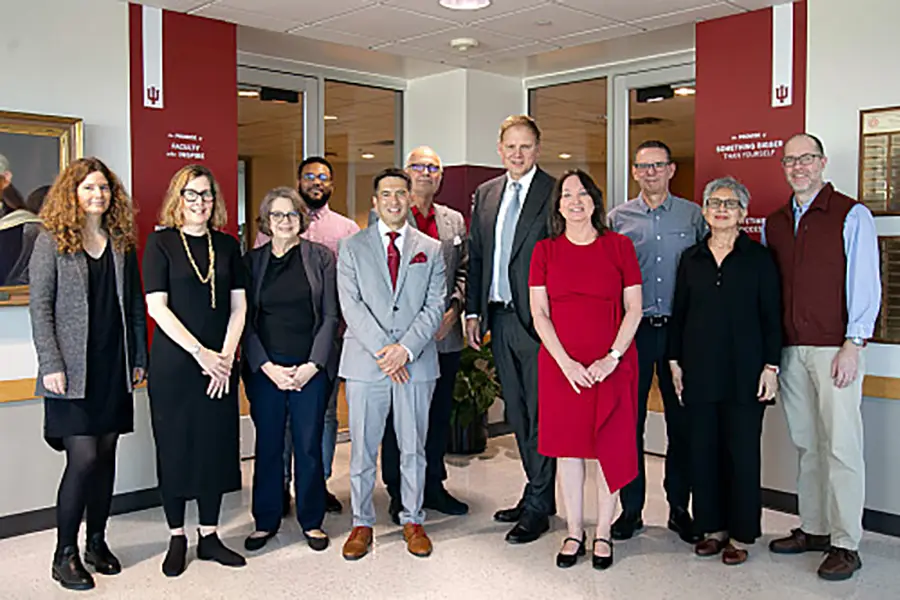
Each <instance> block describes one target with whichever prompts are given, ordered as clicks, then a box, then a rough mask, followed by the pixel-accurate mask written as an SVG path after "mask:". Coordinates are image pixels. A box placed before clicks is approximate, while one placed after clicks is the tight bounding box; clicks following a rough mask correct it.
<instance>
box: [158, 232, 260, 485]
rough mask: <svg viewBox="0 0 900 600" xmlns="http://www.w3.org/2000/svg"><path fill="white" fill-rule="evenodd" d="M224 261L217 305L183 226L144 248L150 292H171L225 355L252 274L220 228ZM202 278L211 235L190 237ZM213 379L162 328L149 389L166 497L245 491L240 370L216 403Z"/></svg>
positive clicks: (217, 241)
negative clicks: (236, 297) (235, 302)
mask: <svg viewBox="0 0 900 600" xmlns="http://www.w3.org/2000/svg"><path fill="white" fill-rule="evenodd" d="M210 234H211V235H212V240H213V251H214V252H215V261H216V272H215V282H216V308H215V309H213V308H212V306H211V297H210V284H209V283H207V284H203V283H201V282H200V280H199V279H198V277H197V275H196V273H195V272H194V269H193V267H192V266H191V264H190V262H189V260H188V257H187V255H186V254H185V248H184V244H183V242H182V240H181V236H180V235H179V232H178V230H177V229H164V230H161V231H156V232H154V233H151V234H150V235H149V236H148V238H147V246H146V249H145V250H144V287H145V290H146V293H148V294H151V293H153V292H167V293H168V307H169V309H170V310H171V311H172V312H173V313H174V314H175V316H176V317H177V318H178V320H179V321H180V322H181V323H182V325H184V326H185V327H186V328H187V330H188V331H190V332H191V334H192V335H194V337H196V338H197V340H198V341H199V342H200V343H201V344H202V345H203V346H205V347H206V348H209V349H210V350H214V351H220V350H221V349H222V346H223V344H224V342H225V334H226V331H227V328H228V320H229V318H230V314H231V290H236V289H245V288H246V277H245V275H244V269H243V265H242V264H241V257H240V247H239V246H238V243H237V241H236V240H235V239H234V238H233V237H231V236H229V235H227V234H224V233H220V232H218V231H212V232H211V233H210ZM185 237H186V239H187V241H188V247H189V248H190V251H191V255H192V256H193V258H194V262H195V263H196V264H197V267H198V269H199V270H200V273H202V274H205V273H206V272H207V270H208V268H209V252H208V241H207V237H206V236H202V237H196V236H190V235H186V236H185ZM208 386H209V377H207V376H205V375H203V373H202V371H201V368H200V365H199V364H197V361H196V360H195V359H194V357H193V356H191V355H190V353H188V352H187V351H185V350H184V349H182V348H181V346H179V345H178V344H176V343H175V342H173V341H172V340H171V339H170V338H169V337H168V336H167V335H166V334H165V333H164V332H163V331H162V330H161V329H160V328H159V327H157V328H156V329H155V334H154V336H153V343H152V345H151V348H150V369H149V377H148V392H149V395H150V416H151V421H152V424H153V437H154V440H155V442H156V466H157V478H158V480H159V486H160V490H161V492H162V494H163V497H164V498H187V499H191V498H199V497H200V496H201V495H203V496H206V495H210V494H217V493H225V492H230V491H234V490H237V489H240V487H241V471H240V447H239V431H238V428H239V413H238V394H237V390H238V369H237V368H236V367H235V368H234V369H233V370H232V379H231V386H230V388H229V393H228V394H227V395H225V396H223V397H222V398H221V399H218V398H217V399H212V398H210V397H209V396H208V395H207V393H206V390H207V387H208Z"/></svg>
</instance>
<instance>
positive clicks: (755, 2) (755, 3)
mask: <svg viewBox="0 0 900 600" xmlns="http://www.w3.org/2000/svg"><path fill="white" fill-rule="evenodd" d="M787 1H791V2H794V1H795V0H728V3H729V4H734V5H735V6H737V7H739V8H745V9H747V10H757V9H759V8H769V7H770V6H774V5H776V4H784V3H785V2H787Z"/></svg>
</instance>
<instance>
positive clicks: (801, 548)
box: [764, 134, 881, 581]
mask: <svg viewBox="0 0 900 600" xmlns="http://www.w3.org/2000/svg"><path fill="white" fill-rule="evenodd" d="M781 162H782V165H783V167H784V172H785V176H786V177H787V181H788V183H789V184H790V186H791V188H792V189H793V190H794V195H793V196H792V197H791V200H790V202H789V203H788V204H786V205H785V206H783V207H782V208H780V209H778V210H777V211H775V212H774V213H772V214H771V215H770V216H769V217H768V219H767V220H766V226H765V232H764V234H765V240H766V243H767V244H768V246H769V248H771V250H772V252H773V254H774V256H775V260H776V262H777V263H778V267H779V269H780V271H781V281H782V289H783V308H784V316H783V325H784V339H785V346H786V347H785V349H784V353H783V356H782V360H781V369H782V370H781V374H780V382H781V390H782V392H781V396H782V401H783V404H784V412H785V415H786V417H787V423H788V428H789V429H790V433H791V440H792V441H793V442H794V445H795V446H797V449H798V450H799V452H800V472H799V476H798V478H797V496H798V500H799V504H798V505H799V510H800V521H801V525H800V527H799V528H797V529H794V530H793V531H792V532H791V535H790V536H788V537H786V538H782V539H777V540H774V541H772V543H771V544H769V549H770V550H771V551H772V552H775V553H778V554H799V553H802V552H808V551H813V552H826V553H827V555H826V557H825V559H824V561H823V562H822V564H821V565H820V566H819V571H818V573H819V577H821V578H823V579H827V580H830V581H840V580H844V579H849V578H850V577H852V576H853V573H855V572H856V571H857V570H858V569H859V568H860V567H861V566H862V562H861V561H860V558H859V542H860V538H861V537H862V514H863V504H864V493H865V463H864V460H863V423H862V414H861V410H860V409H861V404H862V382H863V376H864V374H865V361H864V356H863V347H864V346H865V344H866V340H867V339H868V338H870V337H871V336H872V333H873V331H874V328H875V319H876V318H877V316H878V310H879V307H880V304H881V282H880V272H879V265H878V238H877V234H876V232H875V220H874V218H873V217H872V213H871V212H870V211H869V209H868V208H866V206H865V205H863V204H861V203H859V202H857V201H855V200H853V199H852V198H849V197H847V196H845V195H844V194H841V193H840V192H838V191H836V190H835V189H834V187H833V186H832V185H831V184H830V183H827V184H826V183H825V182H824V180H823V177H822V172H823V171H824V169H825V165H826V163H827V162H828V161H827V159H826V158H825V151H824V148H823V147H822V143H821V142H820V141H819V140H818V139H817V138H815V137H813V136H812V135H809V134H798V135H795V136H794V137H792V138H791V139H790V140H788V142H787V143H786V144H785V146H784V157H783V158H782V159H781Z"/></svg>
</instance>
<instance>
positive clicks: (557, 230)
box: [550, 169, 608, 238]
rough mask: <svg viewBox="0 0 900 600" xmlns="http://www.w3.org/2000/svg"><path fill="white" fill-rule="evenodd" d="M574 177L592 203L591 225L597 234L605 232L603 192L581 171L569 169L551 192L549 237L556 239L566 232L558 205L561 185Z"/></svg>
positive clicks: (564, 221) (564, 222)
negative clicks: (551, 209)
mask: <svg viewBox="0 0 900 600" xmlns="http://www.w3.org/2000/svg"><path fill="white" fill-rule="evenodd" d="M573 175H574V176H575V177H577V178H578V180H579V181H580V182H581V185H583V186H584V189H585V191H586V192H587V193H588V195H590V197H591V199H592V200H593V201H594V212H593V213H592V214H591V225H593V226H594V229H596V230H597V233H599V234H600V235H603V234H604V233H606V231H607V229H608V228H607V226H606V207H605V206H604V205H603V192H601V191H600V188H599V187H597V184H596V183H595V182H594V180H593V178H592V177H591V176H590V175H589V174H588V173H587V172H585V171H582V170H581V169H571V170H569V171H566V172H565V173H563V174H562V177H560V178H559V179H558V180H557V181H556V187H555V188H554V190H553V211H552V212H551V213H550V237H552V238H558V237H559V236H561V235H563V234H564V233H565V232H566V219H565V218H564V217H563V216H562V215H561V214H560V212H559V204H560V201H562V191H563V184H564V183H565V181H566V179H568V178H569V177H572V176H573Z"/></svg>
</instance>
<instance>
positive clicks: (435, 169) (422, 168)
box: [408, 164, 441, 175]
mask: <svg viewBox="0 0 900 600" xmlns="http://www.w3.org/2000/svg"><path fill="white" fill-rule="evenodd" d="M408 168H410V169H412V170H413V171H415V172H416V173H424V172H426V171H428V173H429V174H430V175H434V174H435V173H440V171H441V168H440V167H439V166H438V165H422V164H415V165H409V167H408Z"/></svg>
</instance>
